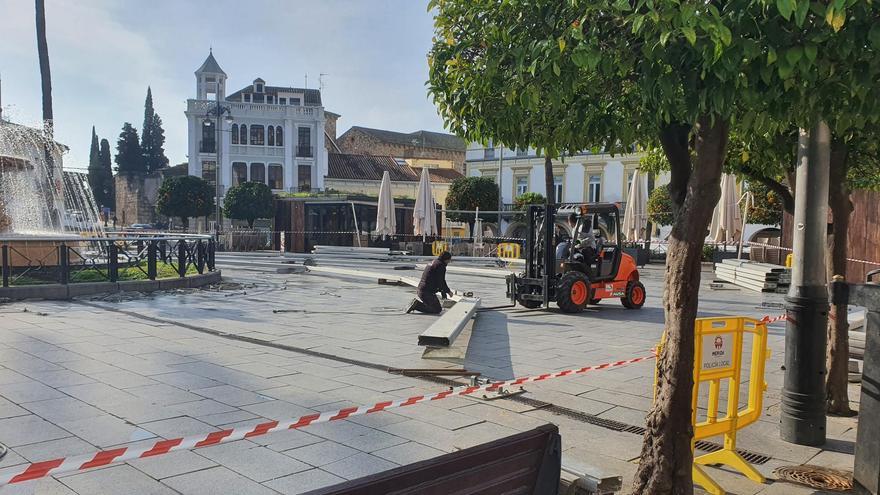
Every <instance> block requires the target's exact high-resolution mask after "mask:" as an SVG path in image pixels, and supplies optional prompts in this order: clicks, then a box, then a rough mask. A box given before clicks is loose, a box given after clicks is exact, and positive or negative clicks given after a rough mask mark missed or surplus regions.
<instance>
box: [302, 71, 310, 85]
mask: <svg viewBox="0 0 880 495" xmlns="http://www.w3.org/2000/svg"><path fill="white" fill-rule="evenodd" d="M303 87H304V88H305V89H309V73H308V72H306V84H305V86H303Z"/></svg>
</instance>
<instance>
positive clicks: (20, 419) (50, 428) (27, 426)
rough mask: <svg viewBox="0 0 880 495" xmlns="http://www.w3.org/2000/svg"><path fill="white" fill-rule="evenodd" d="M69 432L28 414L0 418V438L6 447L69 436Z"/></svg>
mask: <svg viewBox="0 0 880 495" xmlns="http://www.w3.org/2000/svg"><path fill="white" fill-rule="evenodd" d="M69 436H70V433H68V432H67V431H64V430H62V429H61V428H59V427H57V426H55V425H53V424H52V423H50V422H48V421H46V420H44V419H43V418H41V417H39V416H36V415H33V414H29V415H27V416H16V417H13V418H6V419H2V420H0V439H2V442H3V444H4V445H6V446H8V447H18V446H19V445H28V444H31V443H40V442H45V441H47V440H56V439H59V438H64V437H69Z"/></svg>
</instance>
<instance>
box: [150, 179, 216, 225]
mask: <svg viewBox="0 0 880 495" xmlns="http://www.w3.org/2000/svg"><path fill="white" fill-rule="evenodd" d="M156 211H158V212H159V214H161V215H165V216H167V217H179V218H180V219H181V221H182V222H183V224H184V225H187V224H188V223H189V218H190V217H204V216H208V215H210V214H211V213H213V211H214V188H213V187H211V185H210V184H208V183H207V182H206V181H204V180H202V179H201V178H199V177H194V176H192V175H183V176H179V177H169V178H167V179H165V180H164V181H162V185H161V186H160V187H159V199H158V201H157V203H156Z"/></svg>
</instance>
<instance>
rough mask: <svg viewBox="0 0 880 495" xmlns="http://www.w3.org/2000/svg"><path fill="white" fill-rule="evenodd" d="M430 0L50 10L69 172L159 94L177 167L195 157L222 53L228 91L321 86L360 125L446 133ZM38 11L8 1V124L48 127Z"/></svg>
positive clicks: (328, 102)
mask: <svg viewBox="0 0 880 495" xmlns="http://www.w3.org/2000/svg"><path fill="white" fill-rule="evenodd" d="M426 3H427V2H426V1H423V0H310V1H304V0H245V1H240V0H239V1H227V0H216V1H203V0H47V1H46V23H47V31H48V41H49V57H50V61H51V64H52V85H53V96H54V106H55V108H54V110H55V122H56V136H57V139H58V140H59V141H60V142H63V143H64V144H66V145H68V146H69V147H70V153H69V154H68V155H67V156H66V157H65V160H64V166H65V168H67V167H70V168H80V167H86V166H87V165H88V153H89V140H90V133H91V128H92V125H93V124H94V125H95V127H96V129H97V132H98V134H99V136H100V137H102V138H107V139H108V140H109V141H110V143H111V147H112V148H113V150H114V152H115V146H116V139H117V137H118V136H119V131H120V129H121V128H122V124H123V122H131V123H132V124H133V125H134V126H135V127H136V128H138V129H140V127H141V124H142V123H143V103H144V97H145V95H146V90H147V85H150V86H151V87H152V90H153V100H154V104H155V107H156V111H157V112H158V113H159V115H160V116H161V117H162V120H163V121H164V127H165V135H166V138H167V139H166V144H165V150H166V154H167V155H168V158H169V159H170V161H171V163H172V164H175V163H180V162H182V161H185V160H186V153H187V149H186V142H187V141H186V140H187V137H186V118H185V117H184V114H183V112H184V110H185V107H186V99H187V98H192V97H194V95H195V76H194V75H193V71H195V69H197V68H198V67H199V65H201V64H202V62H203V61H204V59H205V57H206V56H207V55H208V48H209V47H210V46H213V49H214V56H215V57H216V58H217V61H218V62H219V63H220V65H221V67H223V70H224V71H225V72H226V73H227V75H228V76H229V80H228V83H227V88H228V90H227V92H232V91H235V90H238V89H240V88H241V87H244V86H245V85H247V84H250V82H251V81H252V80H253V79H255V78H256V77H262V78H263V79H265V80H266V82H267V84H269V85H279V86H286V85H291V86H302V85H303V84H304V79H305V75H306V74H308V85H309V87H310V88H314V87H317V84H318V75H319V74H320V73H325V74H327V75H326V76H324V92H323V101H324V105H325V108H326V109H327V110H330V111H333V112H336V113H339V114H342V118H341V119H340V120H339V123H338V133H339V134H341V133H342V132H344V131H345V130H347V129H348V128H349V127H351V126H352V125H360V126H366V127H378V128H384V129H391V130H398V131H406V132H411V131H415V130H418V129H426V130H434V131H442V130H443V123H442V121H441V119H440V118H439V117H438V116H437V112H436V109H435V108H434V106H433V104H432V103H431V101H430V99H429V98H428V96H427V92H426V88H425V85H424V83H425V80H426V79H427V62H426V58H425V56H426V54H427V51H428V49H429V47H430V43H431V36H432V34H433V33H432V19H431V15H430V14H429V13H428V12H427V11H426ZM33 8H34V4H33V1H32V0H0V12H3V15H2V16H0V77H2V81H3V82H2V84H3V87H2V105H3V113H4V116H6V117H7V118H10V119H12V120H13V121H16V122H21V123H26V124H35V123H38V122H39V119H40V115H41V113H40V112H41V109H40V72H39V64H38V62H37V49H36V39H35V34H34V11H33Z"/></svg>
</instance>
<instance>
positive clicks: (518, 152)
mask: <svg viewBox="0 0 880 495" xmlns="http://www.w3.org/2000/svg"><path fill="white" fill-rule="evenodd" d="M516 156H529V149H528V148H526V149H522V148H517V149H516Z"/></svg>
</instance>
